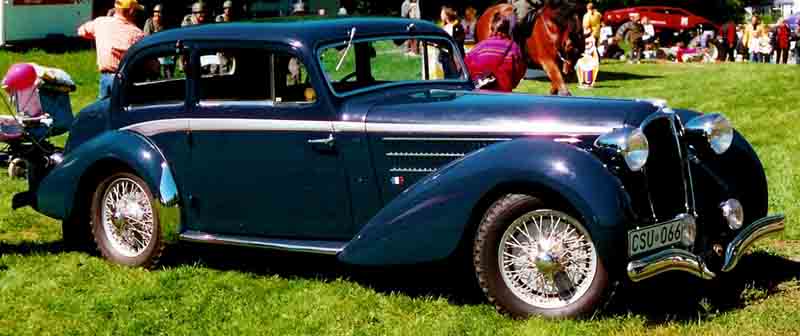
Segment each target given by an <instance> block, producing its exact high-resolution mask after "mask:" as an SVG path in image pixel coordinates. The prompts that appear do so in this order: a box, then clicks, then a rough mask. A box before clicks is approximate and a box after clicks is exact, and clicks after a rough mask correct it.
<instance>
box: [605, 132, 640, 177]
mask: <svg viewBox="0 0 800 336" xmlns="http://www.w3.org/2000/svg"><path fill="white" fill-rule="evenodd" d="M594 145H595V147H597V148H600V149H605V150H610V151H613V152H615V153H616V154H617V155H619V156H620V157H622V158H623V159H624V160H625V164H626V165H628V168H629V169H630V170H631V171H640V170H642V168H644V165H645V164H647V157H648V156H649V155H650V145H649V144H648V143H647V137H646V136H645V135H644V132H642V130H641V129H638V128H633V127H625V128H618V129H615V130H613V131H611V132H609V133H606V134H603V135H601V136H600V137H599V138H597V140H595V142H594Z"/></svg>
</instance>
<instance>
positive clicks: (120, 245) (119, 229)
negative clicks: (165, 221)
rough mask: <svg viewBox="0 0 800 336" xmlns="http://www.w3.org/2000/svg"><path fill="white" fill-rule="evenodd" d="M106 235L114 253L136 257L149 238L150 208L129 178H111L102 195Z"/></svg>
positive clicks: (150, 229)
mask: <svg viewBox="0 0 800 336" xmlns="http://www.w3.org/2000/svg"><path fill="white" fill-rule="evenodd" d="M102 221H103V227H104V229H105V234H106V238H107V239H108V241H109V242H110V243H111V246H112V247H113V248H114V250H116V251H117V252H118V253H120V254H122V255H124V256H126V257H129V258H133V257H137V256H139V255H140V254H142V252H143V251H144V249H145V248H147V246H148V245H149V244H150V240H151V239H152V237H153V230H154V227H155V226H154V221H153V208H152V206H151V203H150V199H149V198H148V197H147V193H145V191H144V189H143V188H142V187H141V186H140V185H139V184H138V183H136V181H134V180H131V179H129V178H121V179H117V180H115V181H113V182H112V183H111V184H110V185H109V186H108V189H106V191H105V194H104V195H103V206H102Z"/></svg>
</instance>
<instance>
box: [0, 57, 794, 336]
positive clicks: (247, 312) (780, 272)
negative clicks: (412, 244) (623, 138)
mask: <svg viewBox="0 0 800 336" xmlns="http://www.w3.org/2000/svg"><path fill="white" fill-rule="evenodd" d="M23 60H24V61H34V62H39V63H41V64H45V65H51V66H57V67H61V68H64V69H65V70H67V71H68V72H70V73H71V74H72V75H73V76H75V79H76V81H77V82H78V86H79V90H78V92H76V93H75V94H74V95H73V102H74V106H75V108H76V109H77V108H79V107H81V106H84V105H86V104H87V103H89V102H90V101H92V100H93V99H94V96H95V95H96V92H97V80H96V73H95V70H94V68H95V66H94V56H93V53H92V52H89V51H82V52H75V53H67V54H58V55H54V54H47V53H44V52H38V51H34V52H27V53H24V54H23V53H12V52H0V71H3V72H5V69H7V68H8V66H9V65H10V64H11V63H14V62H19V61H23ZM798 78H800V67H793V66H775V65H694V64H685V65H677V64H663V65H657V64H642V65H627V64H611V65H604V67H603V68H602V72H601V74H600V82H599V87H598V88H596V89H593V90H589V91H580V90H577V89H573V90H574V93H575V94H577V95H593V96H620V97H658V98H665V99H668V100H669V102H670V104H671V105H672V106H674V107H681V108H693V109H698V110H701V111H721V112H724V113H726V114H727V115H728V116H729V117H730V118H731V119H732V120H733V122H734V123H735V125H736V126H737V127H738V129H739V130H740V131H741V132H742V133H744V134H745V136H746V137H748V139H749V140H750V141H751V142H752V143H753V145H754V146H755V148H756V150H757V152H758V153H759V155H760V156H761V159H762V160H763V162H764V165H765V167H766V170H767V174H768V177H769V181H770V198H771V199H770V207H771V211H772V212H784V213H786V214H787V215H788V216H789V222H788V226H787V227H788V230H787V232H786V234H785V235H784V236H783V237H782V239H780V240H773V241H769V242H766V243H762V244H761V245H760V246H759V248H758V249H757V250H756V251H755V252H754V253H753V254H751V255H749V256H748V257H746V258H744V259H743V260H742V262H741V263H740V266H739V268H738V269H737V270H736V272H734V273H733V274H731V275H730V276H729V277H727V278H726V279H725V280H726V281H725V282H701V281H696V280H693V279H687V278H686V277H685V276H682V275H680V274H678V275H673V276H668V277H664V278H662V279H659V280H655V281H648V282H645V283H643V284H639V285H635V286H624V287H622V288H618V290H617V291H616V293H615V295H613V296H612V299H611V302H610V303H609V305H608V306H607V307H606V309H605V310H604V312H603V313H600V314H598V315H597V316H594V317H593V318H591V319H589V320H586V321H560V322H556V321H546V320H542V319H537V318H534V319H530V320H527V321H514V320H510V319H508V318H506V317H504V316H501V315H499V314H497V313H496V312H495V311H494V309H493V308H492V307H491V306H489V305H488V304H485V303H484V302H483V301H482V297H481V295H480V293H477V292H476V291H475V290H474V288H472V287H470V286H468V285H460V284H465V283H470V282H471V281H473V279H471V278H469V277H468V276H467V275H464V274H462V273H458V272H452V271H451V269H450V268H448V267H446V265H426V266H420V267H405V268H393V269H361V268H352V267H347V266H344V265H341V264H337V263H336V262H335V260H334V259H332V258H325V257H313V256H301V255H286V254H276V253H268V252H264V251H251V250H242V249H235V248H218V247H206V246H189V245H182V246H179V247H178V248H176V249H172V250H169V251H168V254H167V255H166V262H165V265H164V266H163V268H161V269H159V270H156V271H144V270H140V269H128V268H123V267H119V266H115V265H111V264H109V263H106V262H104V261H103V260H101V259H99V258H98V257H97V256H96V255H95V254H89V253H85V252H76V251H67V250H65V249H64V248H63V247H62V246H61V244H60V225H59V223H58V222H56V221H54V220H50V219H47V218H45V217H44V216H41V215H38V214H36V213H35V212H33V211H31V210H30V209H23V210H19V211H11V210H10V209H9V205H10V197H11V195H12V194H13V193H14V192H17V191H19V190H22V189H24V188H25V186H24V184H23V183H22V182H20V181H17V180H10V179H8V178H7V177H5V174H0V334H2V335H33V334H35V335H38V334H52V335H63V334H269V335H317V334H323V335H376V334H377V335H384V334H390V335H417V334H434V335H451V334H459V335H460V334H469V335H558V334H567V335H572V334H575V335H605V334H620V335H642V334H648V335H673V334H689V335H697V334H707V335H731V334H739V335H776V334H778V335H781V334H800V281H798V277H799V276H800V222H798V218H799V217H800V206H798V200H800V185H798V183H800V177H798V173H799V172H800V170H798V169H797V168H796V167H798V166H800V158H799V155H798V154H800V140H798V139H799V138H798V136H796V135H797V134H800V123H798V122H797V120H798V117H800V114H798V112H797V111H798V109H797V104H798V102H800V92H799V91H798V90H797V89H796V88H797V84H796V81H797V79H798ZM548 87H549V86H548V84H547V83H545V82H543V81H527V82H525V83H523V85H522V86H521V87H520V88H519V90H518V91H520V92H533V93H545V92H547V90H548ZM443 266H444V267H443Z"/></svg>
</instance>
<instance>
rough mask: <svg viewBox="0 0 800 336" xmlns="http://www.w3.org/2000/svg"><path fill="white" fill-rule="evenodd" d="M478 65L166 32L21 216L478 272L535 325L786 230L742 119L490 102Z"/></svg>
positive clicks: (144, 47)
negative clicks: (770, 207) (444, 263)
mask: <svg viewBox="0 0 800 336" xmlns="http://www.w3.org/2000/svg"><path fill="white" fill-rule="evenodd" d="M410 43H416V44H417V45H418V46H419V48H415V49H417V50H418V52H417V53H412V52H408V50H410V49H408V48H407V46H408V45H409V44H410ZM462 56H463V55H461V52H460V51H459V49H458V48H457V47H456V45H455V44H454V42H453V40H452V39H451V38H450V37H449V36H448V35H447V34H446V33H445V32H444V31H442V30H441V29H440V28H438V27H437V26H435V25H433V24H430V23H426V22H423V21H409V20H403V19H372V18H370V19H366V18H365V19H340V20H328V21H304V22H286V23H233V24H219V25H208V26H201V27H193V28H185V29H176V30H170V31H166V32H163V33H159V34H156V35H153V36H151V37H148V38H146V39H145V40H143V41H142V42H140V43H138V44H137V45H135V46H134V47H133V48H132V49H131V50H130V51H129V52H128V54H127V56H126V57H125V60H124V61H123V63H122V66H121V68H120V71H119V72H118V74H117V76H116V80H115V83H114V88H113V96H112V97H111V98H109V99H103V100H100V101H97V102H96V103H94V104H92V105H90V106H88V107H86V108H85V109H83V110H82V111H81V112H80V114H79V115H78V116H77V119H76V121H75V123H74V124H73V126H72V129H71V131H70V135H69V139H68V141H67V143H66V146H65V148H64V151H63V157H62V156H61V154H60V153H56V154H59V155H56V154H54V155H51V158H50V159H48V160H44V161H42V162H45V161H46V162H47V164H45V165H44V166H41V167H39V168H38V170H36V171H38V173H37V174H34V175H33V176H38V177H37V178H32V179H31V180H30V190H28V191H26V192H24V193H21V194H20V195H19V196H18V197H16V198H15V204H14V205H15V206H16V207H19V206H25V205H30V206H32V207H33V208H35V209H36V210H38V211H39V212H41V213H43V214H45V215H47V216H50V217H53V218H56V219H61V220H63V229H64V236H65V240H67V241H69V242H75V243H80V242H82V241H83V242H86V241H87V240H85V239H84V238H85V237H91V236H93V237H94V239H93V240H94V243H95V244H96V245H97V248H98V249H99V251H100V252H101V253H102V255H103V256H104V257H105V258H107V259H108V260H110V261H112V262H115V263H119V264H123V265H130V266H141V267H153V266H155V265H156V264H157V263H158V260H159V257H160V256H161V254H162V251H163V250H164V248H165V247H168V246H169V245H170V244H171V243H173V242H177V241H189V242H200V243H209V244H230V245H242V246H251V247H260V248H268V249H279V250H286V251H298V252H308V253H321V254H329V255H335V256H336V258H338V260H340V261H341V262H344V263H348V264H355V265H396V264H415V263H424V262H431V261H437V260H447V258H452V259H453V262H462V261H466V262H467V264H468V265H469V264H471V265H472V266H473V270H474V274H475V277H474V278H468V279H464V281H477V283H478V284H479V285H480V287H481V288H482V289H483V291H484V292H485V294H486V296H487V297H488V300H489V301H490V302H491V303H493V304H494V305H496V307H497V308H498V310H500V311H502V312H505V313H507V314H510V315H512V316H520V317H526V316H531V315H543V316H548V317H575V316H580V315H584V314H587V313H590V312H592V311H594V310H595V309H596V307H598V306H600V305H601V303H602V302H603V300H604V298H605V296H604V294H606V293H607V291H608V290H609V288H610V287H611V286H612V284H613V283H616V282H619V281H629V280H632V281H641V280H644V279H647V278H650V277H653V276H656V275H659V274H661V273H663V272H667V271H672V270H677V271H682V272H688V273H691V274H693V275H695V276H698V277H701V278H704V279H712V278H715V277H716V276H717V275H718V274H720V273H724V272H729V271H730V270H731V269H733V268H734V267H735V266H736V264H737V262H738V261H739V259H740V257H741V256H742V255H743V254H744V253H745V250H746V249H747V248H748V247H749V246H751V244H752V243H753V242H754V241H756V240H758V239H760V238H762V237H764V236H766V235H767V234H770V233H775V232H781V231H782V230H783V228H784V217H783V216H781V215H775V216H767V204H768V197H767V181H766V177H765V174H764V170H763V168H762V166H761V162H760V161H759V159H758V157H757V155H756V153H755V152H754V151H753V149H752V148H751V146H750V145H749V144H748V142H747V141H746V140H745V139H744V138H743V137H742V136H741V135H740V134H739V133H737V132H736V131H735V130H734V128H733V127H732V126H731V123H730V122H729V121H728V120H727V119H726V118H725V117H723V116H722V115H720V114H701V113H698V112H694V111H689V110H679V109H672V108H670V107H668V106H667V105H666V104H665V103H664V102H662V101H658V100H622V99H587V98H573V97H550V96H535V95H526V94H497V93H491V92H485V91H481V90H478V89H476V87H475V85H474V84H473V82H472V81H471V80H470V79H469V75H468V73H467V71H466V70H465V65H464V62H463V57H462ZM89 242H91V241H89Z"/></svg>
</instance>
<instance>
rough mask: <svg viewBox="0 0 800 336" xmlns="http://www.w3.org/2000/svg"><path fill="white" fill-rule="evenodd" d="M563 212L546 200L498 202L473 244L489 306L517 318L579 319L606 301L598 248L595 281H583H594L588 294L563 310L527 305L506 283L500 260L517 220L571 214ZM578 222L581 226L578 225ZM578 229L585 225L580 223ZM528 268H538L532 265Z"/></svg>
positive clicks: (514, 197)
mask: <svg viewBox="0 0 800 336" xmlns="http://www.w3.org/2000/svg"><path fill="white" fill-rule="evenodd" d="M559 210H560V211H559ZM563 210H564V209H554V208H552V207H547V206H546V204H545V203H544V202H543V201H542V200H540V199H539V198H536V197H533V196H529V195H520V194H509V195H505V196H503V197H501V198H500V199H499V200H497V201H496V202H494V203H493V204H492V205H491V206H490V207H489V209H488V210H487V211H486V214H485V215H484V217H483V220H482V221H481V223H480V225H479V227H478V231H477V233H476V236H475V240H474V244H473V266H474V270H475V275H476V276H477V279H478V284H479V286H480V287H481V289H482V290H483V292H484V294H485V295H486V296H487V298H488V300H489V302H491V303H492V304H494V305H495V307H496V308H497V310H498V311H499V312H501V313H504V314H508V315H511V316H513V317H515V318H528V317H531V316H534V315H539V316H544V317H547V318H576V317H584V316H587V315H588V314H591V313H593V312H594V311H595V310H597V308H598V307H599V306H600V305H601V304H602V303H603V301H604V300H605V298H606V294H607V292H608V289H609V276H608V272H607V271H606V269H605V267H604V266H603V263H602V262H601V261H600V260H599V256H597V255H596V254H597V252H596V251H597V249H596V248H593V251H595V252H594V258H595V259H594V260H595V262H594V265H596V266H595V271H594V277H593V278H592V279H591V280H589V279H583V281H590V282H589V283H588V288H587V289H585V290H584V292H583V294H581V296H580V297H574V295H573V297H570V298H569V299H568V301H571V302H570V303H568V304H566V305H565V306H563V307H555V308H554V307H544V306H536V305H533V304H531V303H529V302H527V301H525V300H524V299H523V298H522V297H521V296H520V295H518V294H515V292H514V290H512V289H511V288H510V287H509V286H508V285H507V283H506V282H505V280H504V276H503V274H502V272H501V270H500V268H501V267H500V261H499V258H498V257H499V255H500V247H501V246H500V245H501V242H502V239H503V236H504V234H505V232H506V230H507V229H508V228H509V227H510V226H511V225H512V224H513V223H514V222H515V221H516V220H517V219H520V218H522V217H523V216H526V215H529V214H531V213H533V212H535V211H559V213H564V214H567V212H561V211H563ZM574 222H575V223H577V221H574ZM578 225H582V224H579V223H578ZM584 231H585V229H584ZM585 238H586V239H587V240H588V242H590V243H591V244H593V243H592V242H591V237H589V236H588V233H586V235H585ZM592 246H593V245H592ZM528 260H530V259H528ZM528 267H535V266H531V265H529V266H528ZM559 267H562V266H559ZM537 272H538V269H537ZM555 273H556V274H559V275H565V274H566V273H565V272H564V271H563V270H562V271H555ZM541 274H543V273H541ZM562 279H563V277H562ZM562 283H563V282H562ZM572 288H574V287H572ZM576 291H577V289H576ZM559 296H561V294H559Z"/></svg>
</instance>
